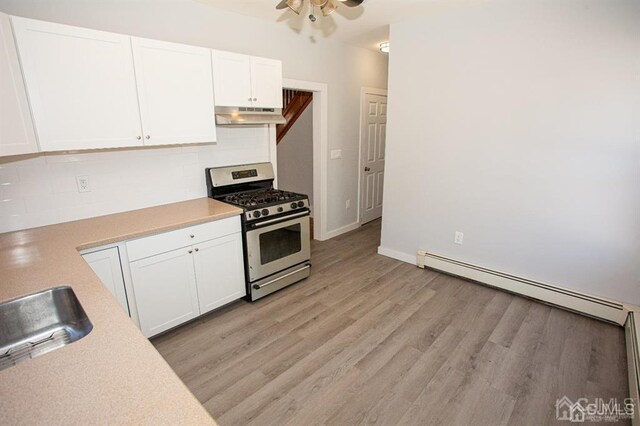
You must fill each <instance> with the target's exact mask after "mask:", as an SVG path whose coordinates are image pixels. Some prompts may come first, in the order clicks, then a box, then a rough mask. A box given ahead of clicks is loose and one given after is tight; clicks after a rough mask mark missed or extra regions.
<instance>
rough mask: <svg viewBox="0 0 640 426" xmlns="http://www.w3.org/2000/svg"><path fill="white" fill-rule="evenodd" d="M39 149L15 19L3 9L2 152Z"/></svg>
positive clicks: (0, 36) (0, 70) (0, 44)
mask: <svg viewBox="0 0 640 426" xmlns="http://www.w3.org/2000/svg"><path fill="white" fill-rule="evenodd" d="M37 151H38V145H37V143H36V135H35V133H34V131H33V122H32V120H31V111H29V104H28V102H27V94H26V92H25V89H24V80H23V79H22V72H21V71H20V63H19V62H18V53H17V51H16V46H15V41H14V39H13V32H12V31H11V21H10V20H9V15H5V14H4V13H0V156H2V155H17V154H27V153H31V152H37Z"/></svg>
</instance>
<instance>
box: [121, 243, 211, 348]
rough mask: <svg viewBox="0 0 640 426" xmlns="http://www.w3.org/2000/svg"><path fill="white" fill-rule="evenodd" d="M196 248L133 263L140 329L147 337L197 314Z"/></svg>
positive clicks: (132, 276)
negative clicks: (194, 255) (194, 263)
mask: <svg viewBox="0 0 640 426" xmlns="http://www.w3.org/2000/svg"><path fill="white" fill-rule="evenodd" d="M192 253H193V249H191V248H181V249H178V250H174V251H170V252H168V253H163V254H158V255H156V256H152V257H149V258H146V259H142V260H138V261H135V262H131V263H130V264H129V265H130V267H131V279H132V281H133V288H134V291H135V293H136V305H137V307H138V318H139V319H140V329H141V330H142V333H143V334H144V335H145V336H147V337H150V336H153V335H154V334H158V333H161V332H163V331H165V330H168V329H170V328H172V327H175V326H176V325H179V324H182V323H183V322H185V321H189V320H190V319H193V318H195V317H197V316H198V315H199V313H200V310H199V307H198V290H197V288H196V275H195V271H194V268H193V255H192Z"/></svg>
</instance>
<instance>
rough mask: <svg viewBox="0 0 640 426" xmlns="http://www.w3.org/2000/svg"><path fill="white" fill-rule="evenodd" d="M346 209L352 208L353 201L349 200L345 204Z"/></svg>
mask: <svg viewBox="0 0 640 426" xmlns="http://www.w3.org/2000/svg"><path fill="white" fill-rule="evenodd" d="M344 205H345V207H346V208H348V209H350V208H351V200H347V201H346V203H344Z"/></svg>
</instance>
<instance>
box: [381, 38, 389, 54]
mask: <svg viewBox="0 0 640 426" xmlns="http://www.w3.org/2000/svg"><path fill="white" fill-rule="evenodd" d="M380 51H381V52H382V53H389V42H388V41H383V42H382V43H380Z"/></svg>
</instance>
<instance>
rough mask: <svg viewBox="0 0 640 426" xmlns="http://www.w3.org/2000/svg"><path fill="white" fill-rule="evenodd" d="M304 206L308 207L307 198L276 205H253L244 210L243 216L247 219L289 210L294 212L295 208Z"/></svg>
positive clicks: (299, 208)
mask: <svg viewBox="0 0 640 426" xmlns="http://www.w3.org/2000/svg"><path fill="white" fill-rule="evenodd" d="M305 208H307V209H308V208H309V200H308V199H304V200H296V201H290V202H286V203H283V204H278V205H276V206H269V207H263V208H260V207H255V208H252V209H251V210H248V211H246V212H245V218H246V220H247V221H252V220H257V219H261V218H264V217H268V216H275V215H278V214H282V213H287V212H291V213H294V212H295V211H296V210H302V209H305Z"/></svg>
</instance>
